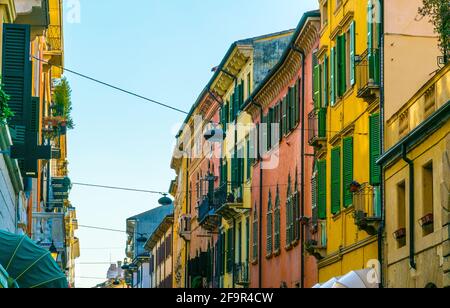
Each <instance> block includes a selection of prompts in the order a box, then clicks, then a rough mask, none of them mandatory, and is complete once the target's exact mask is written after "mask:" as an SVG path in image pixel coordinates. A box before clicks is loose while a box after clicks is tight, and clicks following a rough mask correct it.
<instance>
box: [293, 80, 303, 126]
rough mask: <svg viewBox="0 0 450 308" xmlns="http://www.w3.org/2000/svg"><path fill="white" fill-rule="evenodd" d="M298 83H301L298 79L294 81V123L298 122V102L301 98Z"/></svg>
mask: <svg viewBox="0 0 450 308" xmlns="http://www.w3.org/2000/svg"><path fill="white" fill-rule="evenodd" d="M300 83H301V81H300V80H298V81H297V82H296V83H295V105H294V112H295V125H297V124H298V123H300V104H301V103H302V99H301V97H300Z"/></svg>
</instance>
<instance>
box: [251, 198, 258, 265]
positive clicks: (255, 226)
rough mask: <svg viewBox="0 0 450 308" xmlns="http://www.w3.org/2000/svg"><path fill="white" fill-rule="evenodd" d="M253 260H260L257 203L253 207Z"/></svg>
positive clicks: (254, 261)
mask: <svg viewBox="0 0 450 308" xmlns="http://www.w3.org/2000/svg"><path fill="white" fill-rule="evenodd" d="M252 261H253V263H256V262H258V212H257V207H256V203H255V207H254V209H253V226H252Z"/></svg>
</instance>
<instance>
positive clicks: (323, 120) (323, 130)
mask: <svg viewBox="0 0 450 308" xmlns="http://www.w3.org/2000/svg"><path fill="white" fill-rule="evenodd" d="M318 122H319V138H325V137H326V136H327V109H326V108H320V109H319V112H318Z"/></svg>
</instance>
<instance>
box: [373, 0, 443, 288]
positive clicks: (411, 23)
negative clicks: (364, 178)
mask: <svg viewBox="0 0 450 308" xmlns="http://www.w3.org/2000/svg"><path fill="white" fill-rule="evenodd" d="M422 5H423V2H422V1H421V0H411V1H384V6H385V7H384V10H385V20H386V22H385V31H384V41H385V47H384V55H385V59H386V61H385V70H384V76H385V82H386V86H385V102H384V106H385V112H384V114H385V120H384V131H385V133H384V154H383V156H382V157H381V158H380V160H379V163H380V164H381V165H382V166H383V168H384V169H383V171H384V172H383V174H384V179H385V180H384V192H385V194H384V198H385V204H386V207H385V216H386V227H385V233H384V245H383V265H384V266H383V268H384V272H385V275H384V276H385V277H384V284H385V286H386V287H389V288H435V287H439V288H442V287H449V286H450V273H449V268H450V267H449V266H450V263H449V255H450V248H449V247H450V244H449V243H450V241H449V214H448V213H449V198H448V196H449V191H450V186H449V185H450V178H449V176H450V164H449V160H448V155H449V151H450V137H449V133H450V122H449V119H450V117H449V114H450V65H449V64H448V63H447V64H445V63H444V61H443V58H444V57H443V55H442V53H441V51H440V50H439V48H438V34H437V33H436V32H435V30H434V27H433V25H432V24H431V23H430V22H429V19H428V18H427V17H424V18H418V17H417V16H418V15H417V14H418V13H417V12H418V9H419V8H420V7H421V6H422ZM398 16H401V18H398ZM411 63H414V65H411Z"/></svg>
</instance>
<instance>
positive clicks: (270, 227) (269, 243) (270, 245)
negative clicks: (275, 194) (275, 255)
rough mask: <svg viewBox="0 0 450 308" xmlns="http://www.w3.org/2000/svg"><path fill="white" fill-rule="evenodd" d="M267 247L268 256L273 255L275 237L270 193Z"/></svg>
mask: <svg viewBox="0 0 450 308" xmlns="http://www.w3.org/2000/svg"><path fill="white" fill-rule="evenodd" d="M266 228H267V239H266V240H267V247H266V250H267V251H266V252H267V255H269V254H271V253H272V251H273V242H272V240H273V237H272V230H273V216H272V195H271V194H270V192H269V203H268V206H267V226H266Z"/></svg>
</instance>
